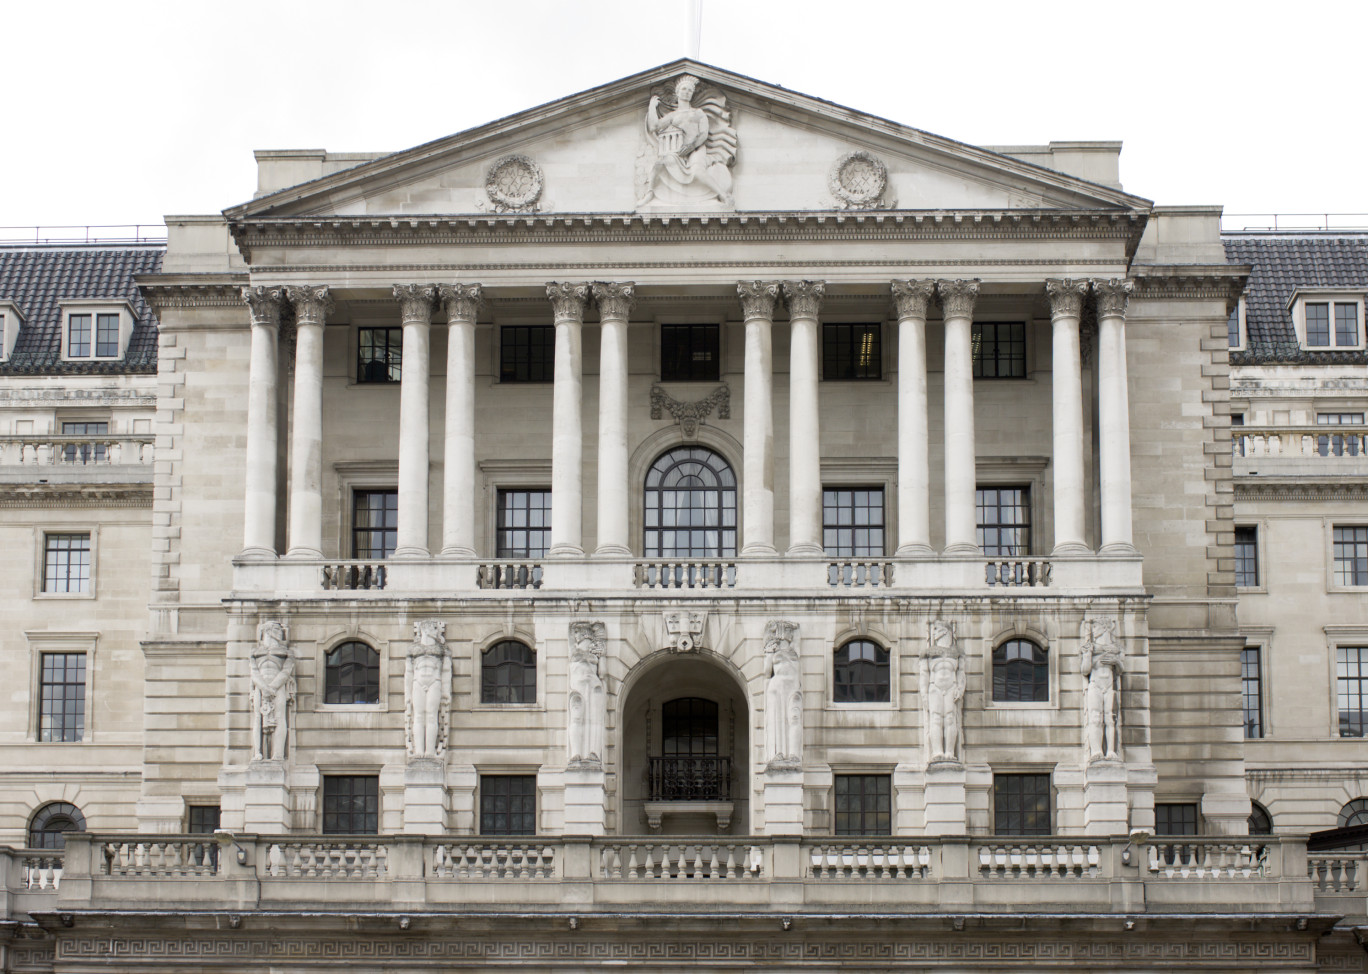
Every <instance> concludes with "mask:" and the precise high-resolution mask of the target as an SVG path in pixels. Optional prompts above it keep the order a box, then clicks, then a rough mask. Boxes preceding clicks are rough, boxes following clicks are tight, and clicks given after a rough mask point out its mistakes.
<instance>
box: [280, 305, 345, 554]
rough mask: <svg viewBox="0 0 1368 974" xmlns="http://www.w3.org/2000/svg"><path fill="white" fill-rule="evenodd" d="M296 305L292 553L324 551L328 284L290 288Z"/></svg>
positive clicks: (291, 448) (291, 501) (291, 485)
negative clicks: (324, 328)
mask: <svg viewBox="0 0 1368 974" xmlns="http://www.w3.org/2000/svg"><path fill="white" fill-rule="evenodd" d="M286 294H287V296H288V297H289V299H290V303H291V304H293V305H294V309H295V370H294V408H293V416H292V418H291V436H290V528H289V544H290V547H289V551H288V552H287V554H288V555H292V556H294V557H298V558H322V557H323V325H324V322H325V321H326V320H327V316H328V314H329V313H331V312H332V307H333V301H332V294H331V292H330V291H329V290H328V288H327V287H326V286H320V287H311V286H301V287H290V288H287V289H286Z"/></svg>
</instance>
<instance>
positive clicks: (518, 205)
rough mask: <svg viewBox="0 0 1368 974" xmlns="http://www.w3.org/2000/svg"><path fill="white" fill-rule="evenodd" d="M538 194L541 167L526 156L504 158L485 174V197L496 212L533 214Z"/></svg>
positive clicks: (540, 187)
mask: <svg viewBox="0 0 1368 974" xmlns="http://www.w3.org/2000/svg"><path fill="white" fill-rule="evenodd" d="M541 193H542V171H541V167H540V166H538V165H537V164H536V163H535V162H533V161H532V160H531V159H529V158H528V157H527V156H516V155H515V156H504V157H503V158H502V159H499V160H498V161H497V162H495V163H494V165H492V166H490V167H489V172H488V173H487V174H486V175H485V195H486V196H488V197H489V202H490V204H491V205H492V206H493V208H494V210H495V211H497V212H499V213H505V212H510V211H519V212H525V213H526V212H535V211H536V210H537V209H538V206H537V204H538V202H539V201H540V200H541Z"/></svg>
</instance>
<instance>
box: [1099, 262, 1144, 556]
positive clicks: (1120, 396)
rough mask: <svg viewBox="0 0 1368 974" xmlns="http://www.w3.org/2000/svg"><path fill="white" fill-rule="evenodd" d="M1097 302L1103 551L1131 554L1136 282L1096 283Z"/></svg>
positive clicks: (1132, 549) (1133, 548)
mask: <svg viewBox="0 0 1368 974" xmlns="http://www.w3.org/2000/svg"><path fill="white" fill-rule="evenodd" d="M1092 286H1093V293H1094V294H1095V295H1096V296H1097V384H1098V407H1097V425H1098V436H1099V441H1100V450H1099V452H1100V453H1101V457H1100V461H1101V462H1100V466H1101V472H1102V551H1104V552H1112V553H1129V552H1132V551H1134V550H1135V547H1134V545H1133V544H1132V538H1131V469H1130V396H1129V393H1128V391H1127V386H1126V382H1127V379H1126V303H1127V301H1128V300H1129V297H1130V290H1131V282H1130V281H1093V285H1092Z"/></svg>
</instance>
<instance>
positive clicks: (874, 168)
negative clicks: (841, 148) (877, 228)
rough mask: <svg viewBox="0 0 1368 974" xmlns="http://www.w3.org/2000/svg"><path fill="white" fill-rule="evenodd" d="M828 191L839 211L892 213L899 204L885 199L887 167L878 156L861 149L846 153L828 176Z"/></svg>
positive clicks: (832, 167)
mask: <svg viewBox="0 0 1368 974" xmlns="http://www.w3.org/2000/svg"><path fill="white" fill-rule="evenodd" d="M827 189H829V190H830V191H831V195H832V198H833V199H835V201H836V209H838V210H891V209H892V208H893V207H895V206H897V205H898V201H897V200H896V199H894V198H893V197H891V196H889V197H886V196H885V195H884V194H885V193H886V191H887V190H888V167H887V166H885V165H884V163H883V160H882V159H880V158H879V157H878V156H876V155H872V154H871V153H868V152H865V151H863V150H860V151H858V152H847V153H846V154H845V155H843V156H841V158H839V159H837V160H836V162H835V163H833V164H832V166H831V171H830V172H829V173H827Z"/></svg>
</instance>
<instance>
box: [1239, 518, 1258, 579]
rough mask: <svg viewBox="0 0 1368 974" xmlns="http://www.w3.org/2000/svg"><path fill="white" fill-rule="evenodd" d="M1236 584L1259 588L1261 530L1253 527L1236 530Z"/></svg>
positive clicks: (1248, 526)
mask: <svg viewBox="0 0 1368 974" xmlns="http://www.w3.org/2000/svg"><path fill="white" fill-rule="evenodd" d="M1235 584H1236V585H1238V586H1239V587H1241V588H1258V587H1259V529H1258V528H1257V527H1254V526H1253V525H1247V526H1244V527H1237V528H1236V529H1235Z"/></svg>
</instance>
